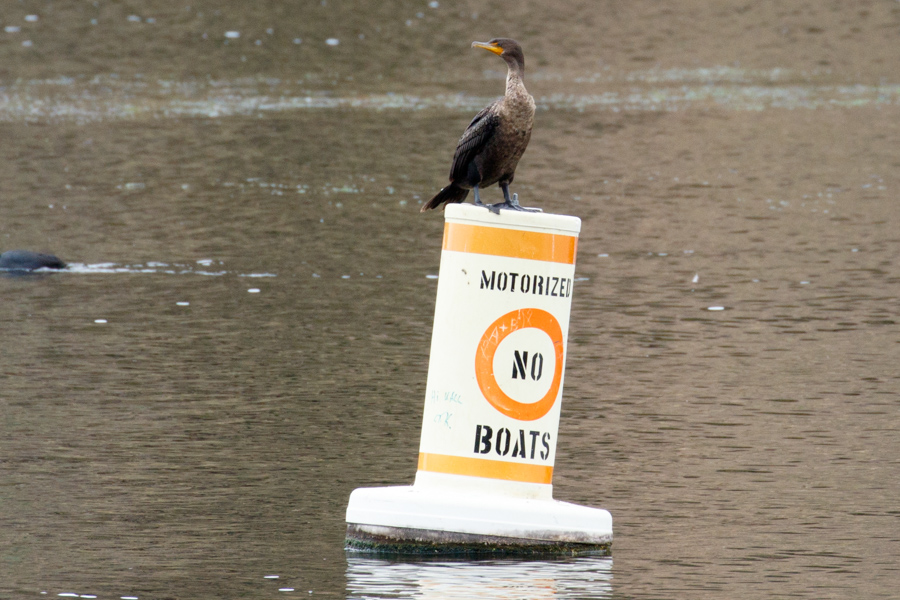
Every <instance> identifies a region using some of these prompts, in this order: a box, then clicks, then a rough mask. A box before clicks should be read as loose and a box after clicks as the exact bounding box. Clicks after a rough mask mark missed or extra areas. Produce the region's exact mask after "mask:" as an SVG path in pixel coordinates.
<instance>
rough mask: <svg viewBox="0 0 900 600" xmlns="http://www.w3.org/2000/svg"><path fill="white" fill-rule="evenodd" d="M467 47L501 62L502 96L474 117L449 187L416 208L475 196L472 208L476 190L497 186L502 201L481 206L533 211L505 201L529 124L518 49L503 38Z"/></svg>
mask: <svg viewBox="0 0 900 600" xmlns="http://www.w3.org/2000/svg"><path fill="white" fill-rule="evenodd" d="M472 47H473V48H484V49H485V50H489V51H491V52H493V53H494V54H497V55H499V56H500V58H502V59H503V60H504V61H506V65H507V73H506V95H505V96H503V97H502V98H499V99H498V100H495V101H494V102H492V103H491V104H490V105H488V106H487V107H485V108H484V109H483V110H482V111H481V112H480V113H478V114H477V115H475V118H474V119H472V122H471V123H469V126H468V127H467V128H466V131H465V132H464V133H463V134H462V137H461V138H460V139H459V143H458V144H457V145H456V153H455V154H454V155H453V166H452V167H451V168H450V185H448V186H447V187H445V188H444V189H442V190H441V191H440V192H438V194H437V195H436V196H435V197H434V198H432V199H431V200H429V201H428V202H427V203H425V205H424V206H422V212H425V211H426V210H428V209H430V208H437V207H439V206H441V205H442V204H446V203H450V202H462V201H463V200H465V199H466V196H468V195H469V190H474V191H475V204H476V205H478V206H485V204H484V203H482V202H481V197H480V196H479V194H478V189H479V188H481V187H487V186H489V185H493V184H495V183H499V184H500V188H501V189H502V190H503V198H504V199H505V202H503V203H502V204H490V205H487V207H488V208H489V209H490V210H491V211H493V212H495V213H497V214H500V209H501V208H509V209H513V210H528V211H538V210H540V209H536V208H535V209H529V208H523V207H521V206H519V196H518V194H514V195H513V197H512V198H510V197H509V184H510V183H512V181H513V177H515V174H516V165H518V164H519V159H520V158H522V154H523V153H524V152H525V148H526V146H528V140H530V139H531V127H532V125H533V124H534V98H532V97H531V94H529V93H528V90H526V89H525V55H524V54H523V53H522V47H521V46H520V45H519V43H518V42H517V41H515V40H512V39H509V38H494V39H492V40H491V41H489V42H487V43H484V42H472Z"/></svg>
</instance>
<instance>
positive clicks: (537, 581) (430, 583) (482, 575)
mask: <svg viewBox="0 0 900 600" xmlns="http://www.w3.org/2000/svg"><path fill="white" fill-rule="evenodd" d="M611 580H612V559H611V558H600V557H581V558H573V559H563V560H545V561H519V560H491V561H483V562H482V561H474V562H473V561H443V560H442V561H439V562H412V563H410V562H392V561H388V560H377V559H371V558H359V557H356V556H349V557H348V558H347V598H348V600H363V599H366V600H368V599H376V598H421V599H426V598H440V599H441V600H452V599H455V598H460V599H463V598H464V599H466V600H470V599H471V598H481V599H484V600H514V599H515V600H518V599H520V598H528V599H529V600H544V599H550V598H553V599H563V598H573V599H574V598H579V599H585V598H608V597H610V596H611V595H612V584H611V583H610V582H611Z"/></svg>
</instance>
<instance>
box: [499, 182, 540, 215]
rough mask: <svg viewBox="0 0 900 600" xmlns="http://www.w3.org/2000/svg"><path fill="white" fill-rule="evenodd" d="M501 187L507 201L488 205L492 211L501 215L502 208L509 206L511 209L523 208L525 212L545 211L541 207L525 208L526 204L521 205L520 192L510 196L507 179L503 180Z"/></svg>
mask: <svg viewBox="0 0 900 600" xmlns="http://www.w3.org/2000/svg"><path fill="white" fill-rule="evenodd" d="M500 189H501V190H503V199H504V200H505V202H503V203H501V204H490V205H488V208H489V209H490V210H491V212H493V213H495V214H498V215H499V214H500V209H501V208H508V209H510V210H521V211H525V212H543V211H542V210H541V209H540V208H525V207H524V206H521V205H520V204H519V195H518V194H513V195H512V198H510V197H509V183H507V182H505V181H504V182H501V183H500Z"/></svg>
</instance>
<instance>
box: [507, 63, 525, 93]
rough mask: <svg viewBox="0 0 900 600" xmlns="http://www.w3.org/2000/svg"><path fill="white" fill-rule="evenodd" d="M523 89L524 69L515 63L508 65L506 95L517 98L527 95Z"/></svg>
mask: <svg viewBox="0 0 900 600" xmlns="http://www.w3.org/2000/svg"><path fill="white" fill-rule="evenodd" d="M527 93H528V91H527V90H526V89H525V69H523V68H521V67H519V65H518V64H516V63H510V64H509V70H508V71H507V72H506V95H507V96H518V95H521V94H527Z"/></svg>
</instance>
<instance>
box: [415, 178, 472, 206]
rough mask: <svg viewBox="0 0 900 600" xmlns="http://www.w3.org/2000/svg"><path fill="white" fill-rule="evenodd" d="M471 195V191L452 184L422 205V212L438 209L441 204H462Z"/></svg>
mask: <svg viewBox="0 0 900 600" xmlns="http://www.w3.org/2000/svg"><path fill="white" fill-rule="evenodd" d="M468 195H469V190H467V189H465V188H462V187H459V186H458V185H456V184H455V183H453V182H451V183H450V185H448V186H447V187H445V188H444V189H442V190H441V191H440V192H438V193H437V196H435V197H434V198H432V199H431V200H429V201H428V202H426V203H425V204H423V205H422V210H421V212H425V211H426V210H428V209H430V208H437V207H439V206H440V205H441V204H450V203H452V202H462V201H463V200H465V199H466V196H468Z"/></svg>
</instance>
